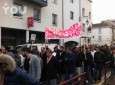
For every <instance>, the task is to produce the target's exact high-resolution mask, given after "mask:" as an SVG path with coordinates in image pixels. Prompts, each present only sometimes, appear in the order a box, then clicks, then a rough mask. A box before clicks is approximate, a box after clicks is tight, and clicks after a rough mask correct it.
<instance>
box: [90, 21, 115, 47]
mask: <svg viewBox="0 0 115 85" xmlns="http://www.w3.org/2000/svg"><path fill="white" fill-rule="evenodd" d="M111 22H112V21H111ZM113 24H115V23H114V22H113V23H112V24H111V23H110V22H106V21H103V22H101V23H97V24H94V25H93V29H92V35H93V38H92V43H93V44H97V45H105V44H107V45H111V44H112V43H113V42H114V41H115V38H114V37H115V33H114V32H115V26H114V25H113Z"/></svg>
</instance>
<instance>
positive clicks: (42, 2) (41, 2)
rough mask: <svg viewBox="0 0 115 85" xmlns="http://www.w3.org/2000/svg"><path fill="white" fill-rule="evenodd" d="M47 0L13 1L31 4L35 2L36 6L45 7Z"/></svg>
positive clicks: (14, 0)
mask: <svg viewBox="0 0 115 85" xmlns="http://www.w3.org/2000/svg"><path fill="white" fill-rule="evenodd" d="M47 1H48V0H13V2H14V3H19V4H20V3H23V2H25V3H31V4H35V5H37V6H40V7H45V6H47Z"/></svg>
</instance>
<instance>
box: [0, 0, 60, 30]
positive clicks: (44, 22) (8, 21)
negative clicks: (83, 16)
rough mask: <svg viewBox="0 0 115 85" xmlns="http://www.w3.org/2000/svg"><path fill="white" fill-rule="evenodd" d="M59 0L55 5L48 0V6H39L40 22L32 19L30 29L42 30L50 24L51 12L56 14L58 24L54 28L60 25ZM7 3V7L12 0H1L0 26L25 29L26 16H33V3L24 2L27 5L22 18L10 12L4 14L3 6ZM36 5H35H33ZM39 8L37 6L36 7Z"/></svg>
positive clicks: (10, 4)
mask: <svg viewBox="0 0 115 85" xmlns="http://www.w3.org/2000/svg"><path fill="white" fill-rule="evenodd" d="M60 1H61V0H58V3H57V5H55V4H53V3H52V0H48V6H47V7H43V8H41V22H40V23H39V22H37V21H34V27H32V28H30V30H35V31H44V30H45V27H46V26H49V27H53V26H52V13H55V14H57V15H58V22H59V23H58V25H57V26H56V27H55V28H61V27H62V18H61V17H62V15H61V6H62V5H61V2H60ZM5 3H7V4H8V6H9V7H12V6H13V0H6V1H5V0H1V3H0V10H1V12H0V19H1V21H0V26H1V27H8V28H16V29H24V30H27V29H28V28H27V17H30V16H33V9H34V7H33V5H31V4H24V5H25V6H26V7H27V13H26V14H24V16H23V17H22V18H19V17H14V16H13V15H12V14H10V12H8V13H9V14H7V15H5V13H4V10H3V8H2V7H3V6H4V4H5ZM35 7H36V6H35ZM38 8H39V7H38Z"/></svg>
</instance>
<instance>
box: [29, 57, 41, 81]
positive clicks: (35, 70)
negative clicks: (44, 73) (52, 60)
mask: <svg viewBox="0 0 115 85" xmlns="http://www.w3.org/2000/svg"><path fill="white" fill-rule="evenodd" d="M41 61H42V60H41V58H40V57H38V56H37V55H32V56H31V59H30V65H29V74H30V75H31V76H32V77H33V78H35V79H36V80H37V81H39V80H40V78H41Z"/></svg>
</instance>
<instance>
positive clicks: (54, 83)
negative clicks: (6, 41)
mask: <svg viewBox="0 0 115 85" xmlns="http://www.w3.org/2000/svg"><path fill="white" fill-rule="evenodd" d="M108 61H109V66H110V68H111V71H112V74H113V75H114V73H115V72H114V65H115V47H112V46H111V47H109V46H107V45H104V46H94V45H88V46H86V45H84V46H74V47H65V46H59V45H57V46H55V47H54V50H51V49H50V48H48V46H46V47H42V48H41V51H38V49H32V48H31V47H30V48H29V47H25V48H23V49H22V50H10V49H8V48H4V47H2V48H1V49H0V82H1V83H0V85H58V84H59V83H60V81H62V80H68V79H71V78H72V77H74V76H75V75H79V74H81V73H83V72H86V75H87V76H86V77H87V83H94V82H97V81H100V80H101V77H102V70H103V68H104V65H105V63H106V62H108Z"/></svg>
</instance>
